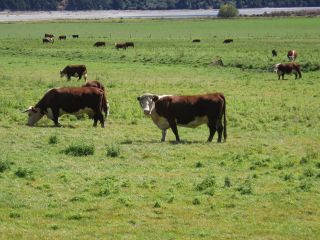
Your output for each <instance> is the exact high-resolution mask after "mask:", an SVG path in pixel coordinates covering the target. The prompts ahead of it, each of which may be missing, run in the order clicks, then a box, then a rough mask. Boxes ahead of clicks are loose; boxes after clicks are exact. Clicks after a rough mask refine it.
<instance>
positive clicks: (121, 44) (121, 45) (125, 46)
mask: <svg viewBox="0 0 320 240" xmlns="http://www.w3.org/2000/svg"><path fill="white" fill-rule="evenodd" d="M114 46H115V48H116V49H117V50H119V48H122V49H123V50H126V49H127V45H126V43H115V44H114Z"/></svg>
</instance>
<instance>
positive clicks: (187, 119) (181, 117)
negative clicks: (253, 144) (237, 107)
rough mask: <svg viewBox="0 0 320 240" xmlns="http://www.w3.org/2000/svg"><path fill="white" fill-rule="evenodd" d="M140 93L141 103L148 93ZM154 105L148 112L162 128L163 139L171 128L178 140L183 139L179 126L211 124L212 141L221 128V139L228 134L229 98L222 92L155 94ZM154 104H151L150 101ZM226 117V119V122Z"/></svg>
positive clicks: (219, 139)
mask: <svg viewBox="0 0 320 240" xmlns="http://www.w3.org/2000/svg"><path fill="white" fill-rule="evenodd" d="M148 96H149V97H150V95H143V96H141V97H138V100H139V101H140V105H141V107H143V104H142V101H143V98H145V97H148ZM151 98H152V101H153V102H154V108H153V109H152V110H151V112H150V113H148V112H147V111H146V110H145V109H144V112H145V114H147V115H150V116H151V118H152V120H153V122H154V123H155V124H156V125H157V126H158V127H159V128H160V129H161V130H162V139H161V140H162V141H164V140H165V135H166V130H167V129H168V128H171V129H172V131H173V133H174V135H175V137H176V140H177V141H180V137H179V134H178V129H177V126H183V127H191V128H195V127H197V126H199V125H201V124H207V125H208V127H209V130H210V134H209V137H208V142H211V141H212V139H213V136H214V134H215V132H216V131H218V142H221V140H222V135H223V136H224V140H226V138H227V131H226V127H227V125H226V112H225V111H226V101H225V97H224V95H223V94H222V93H213V94H205V95H196V96H157V95H153V96H152V95H151ZM149 105H150V104H149ZM222 118H223V119H224V123H223V124H222Z"/></svg>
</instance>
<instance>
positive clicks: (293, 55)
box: [287, 50, 298, 61]
mask: <svg viewBox="0 0 320 240" xmlns="http://www.w3.org/2000/svg"><path fill="white" fill-rule="evenodd" d="M297 56H298V53H297V51H296V50H290V51H288V54H287V57H288V59H289V61H294V60H296V58H297Z"/></svg>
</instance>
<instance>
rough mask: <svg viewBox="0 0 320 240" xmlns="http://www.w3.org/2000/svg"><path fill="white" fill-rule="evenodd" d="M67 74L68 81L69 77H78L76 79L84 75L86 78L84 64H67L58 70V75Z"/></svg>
mask: <svg viewBox="0 0 320 240" xmlns="http://www.w3.org/2000/svg"><path fill="white" fill-rule="evenodd" d="M63 76H67V79H68V81H69V80H70V79H71V77H79V79H78V80H80V79H81V78H82V76H83V77H84V80H87V68H86V66H85V65H68V66H66V67H65V68H64V69H63V70H62V71H60V77H63Z"/></svg>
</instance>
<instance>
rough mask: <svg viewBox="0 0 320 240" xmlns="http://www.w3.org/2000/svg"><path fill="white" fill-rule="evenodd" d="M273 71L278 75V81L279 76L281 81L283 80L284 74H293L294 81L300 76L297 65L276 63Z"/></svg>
mask: <svg viewBox="0 0 320 240" xmlns="http://www.w3.org/2000/svg"><path fill="white" fill-rule="evenodd" d="M274 71H275V72H276V73H277V74H278V80H280V76H282V80H283V79H284V74H292V73H293V74H294V75H295V76H296V78H295V79H297V77H298V76H299V78H301V77H302V75H301V69H300V65H299V64H297V63H278V64H276V65H275V66H274Z"/></svg>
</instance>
